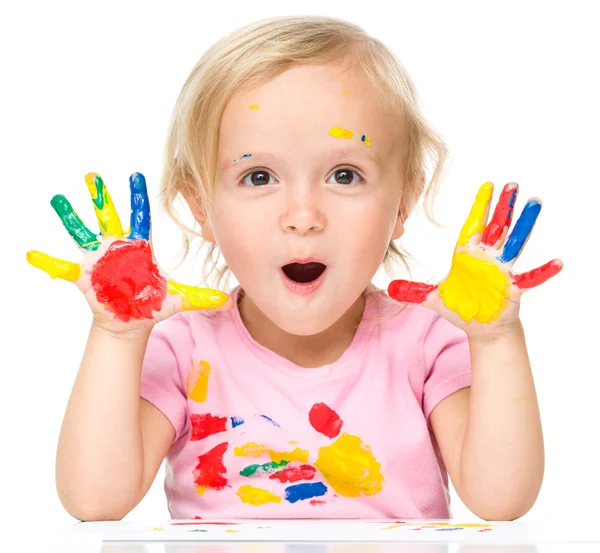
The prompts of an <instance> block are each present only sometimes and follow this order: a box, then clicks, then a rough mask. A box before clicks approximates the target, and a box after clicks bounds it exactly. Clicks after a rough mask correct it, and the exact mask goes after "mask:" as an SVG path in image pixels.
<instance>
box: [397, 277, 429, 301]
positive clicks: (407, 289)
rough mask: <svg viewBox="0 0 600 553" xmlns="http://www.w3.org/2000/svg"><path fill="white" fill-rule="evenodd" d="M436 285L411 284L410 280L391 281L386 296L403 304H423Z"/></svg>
mask: <svg viewBox="0 0 600 553" xmlns="http://www.w3.org/2000/svg"><path fill="white" fill-rule="evenodd" d="M436 288H437V284H425V283H424V282H412V281H410V280H392V282H390V285H389V286H388V295H389V296H390V297H391V298H394V299H395V300H397V301H401V302H405V303H423V302H424V301H425V300H426V299H427V296H428V295H429V293H430V292H432V291H433V290H435V289H436Z"/></svg>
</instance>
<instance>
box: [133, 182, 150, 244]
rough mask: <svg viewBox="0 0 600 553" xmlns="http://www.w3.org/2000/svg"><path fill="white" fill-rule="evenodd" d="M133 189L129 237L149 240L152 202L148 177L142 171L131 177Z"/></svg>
mask: <svg viewBox="0 0 600 553" xmlns="http://www.w3.org/2000/svg"><path fill="white" fill-rule="evenodd" d="M129 188H130V190H131V219H130V223H129V226H130V229H131V232H130V233H129V236H128V238H131V239H133V240H148V239H149V237H150V202H149V200H148V190H147V188H146V179H145V178H144V175H142V174H141V173H133V175H131V176H130V177H129Z"/></svg>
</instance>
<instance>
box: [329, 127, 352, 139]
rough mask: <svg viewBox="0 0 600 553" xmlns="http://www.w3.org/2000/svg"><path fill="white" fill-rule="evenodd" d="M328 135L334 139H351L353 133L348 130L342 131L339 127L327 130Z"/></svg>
mask: <svg viewBox="0 0 600 553" xmlns="http://www.w3.org/2000/svg"><path fill="white" fill-rule="evenodd" d="M329 134H330V135H331V136H333V137H334V138H346V139H348V138H352V136H354V133H353V132H352V131H349V130H348V129H342V128H341V127H331V128H330V129H329Z"/></svg>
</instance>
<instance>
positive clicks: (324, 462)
mask: <svg viewBox="0 0 600 553" xmlns="http://www.w3.org/2000/svg"><path fill="white" fill-rule="evenodd" d="M315 467H317V468H318V469H319V470H320V471H321V474H322V475H323V476H324V477H325V479H326V480H327V482H329V484H330V485H331V487H332V488H333V490H334V491H335V492H336V493H338V494H340V495H341V496H343V497H359V496H360V495H361V494H364V495H375V494H377V493H379V492H380V491H381V488H382V485H381V483H382V482H383V476H382V474H381V464H380V463H379V462H378V461H377V459H376V458H375V456H374V455H373V453H372V452H371V448H370V447H369V446H367V445H364V444H363V443H362V440H361V439H360V438H359V437H358V436H352V435H350V434H346V433H344V434H342V435H341V436H340V437H339V438H338V439H337V440H336V441H335V442H333V443H332V444H331V445H327V446H324V447H321V448H319V455H318V458H317V461H316V462H315Z"/></svg>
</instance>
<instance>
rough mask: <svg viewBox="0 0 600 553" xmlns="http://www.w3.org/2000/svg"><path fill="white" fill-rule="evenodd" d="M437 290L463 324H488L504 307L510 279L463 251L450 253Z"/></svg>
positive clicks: (483, 261) (493, 265)
mask: <svg viewBox="0 0 600 553" xmlns="http://www.w3.org/2000/svg"><path fill="white" fill-rule="evenodd" d="M438 291H439V295H440V297H441V298H442V300H443V302H444V305H445V306H446V307H448V309H452V310H453V311H455V312H456V313H458V314H459V316H460V317H461V319H463V320H464V321H465V322H470V321H471V320H472V319H475V320H476V321H478V322H480V323H490V322H492V321H494V320H496V319H497V318H498V317H499V316H500V315H501V314H502V312H503V311H504V310H505V309H506V307H507V306H508V297H509V295H510V280H509V278H508V276H507V275H506V274H505V273H503V272H502V271H501V270H500V268H499V267H498V266H497V265H495V264H494V263H492V262H490V261H489V260H487V259H483V258H477V257H474V256H473V255H471V254H469V253H467V252H464V251H463V252H458V253H455V254H454V257H453V260H452V267H451V269H450V272H449V274H448V277H447V278H446V280H445V281H444V282H442V283H441V284H440V286H439V289H438Z"/></svg>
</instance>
